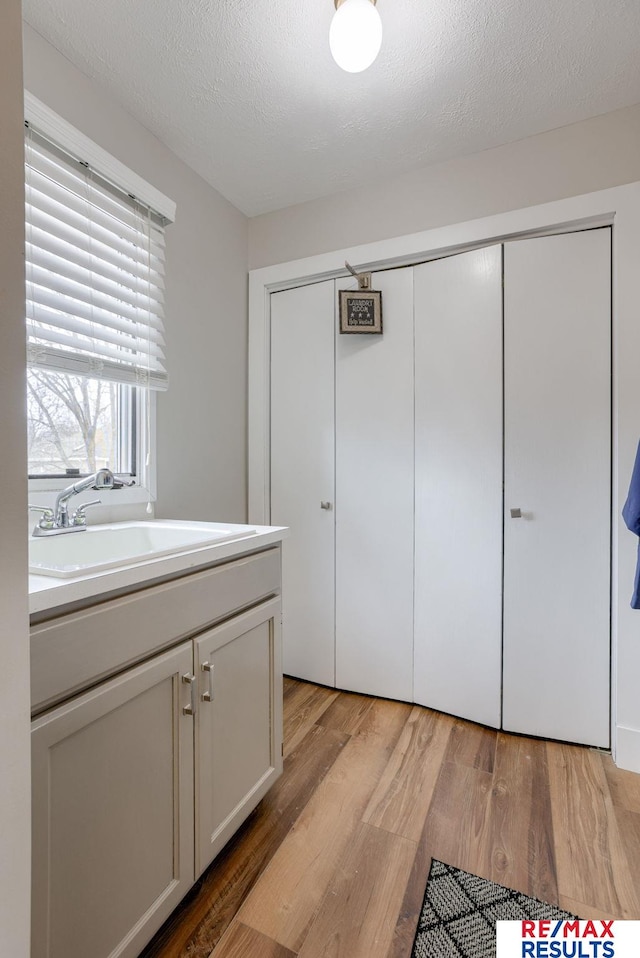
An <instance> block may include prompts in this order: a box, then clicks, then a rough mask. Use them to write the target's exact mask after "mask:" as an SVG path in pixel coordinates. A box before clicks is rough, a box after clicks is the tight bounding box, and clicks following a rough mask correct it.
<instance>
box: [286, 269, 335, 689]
mask: <svg viewBox="0 0 640 958" xmlns="http://www.w3.org/2000/svg"><path fill="white" fill-rule="evenodd" d="M334 330H335V319H334V283H333V281H332V280H328V281H326V282H324V283H316V284H313V285H310V286H302V287H299V288H298V289H290V290H285V291H283V292H281V293H274V294H272V296H271V522H272V524H274V525H283V526H289V527H290V529H291V533H290V536H289V538H288V539H285V541H284V542H283V548H282V582H283V586H282V604H283V667H284V671H285V673H287V674H289V675H295V676H297V677H298V678H302V679H309V680H310V681H313V682H319V683H321V684H322V685H335V664H334V648H335V621H334V601H335V600H334V577H335V572H334V561H335V560H334V549H335V542H334V515H335V513H334V509H333V506H334V480H335V475H334Z"/></svg>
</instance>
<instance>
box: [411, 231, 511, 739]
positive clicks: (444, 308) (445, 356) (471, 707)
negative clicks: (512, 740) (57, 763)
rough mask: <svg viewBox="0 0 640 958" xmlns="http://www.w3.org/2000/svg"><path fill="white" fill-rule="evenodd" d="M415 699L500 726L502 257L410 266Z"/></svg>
mask: <svg viewBox="0 0 640 958" xmlns="http://www.w3.org/2000/svg"><path fill="white" fill-rule="evenodd" d="M415 379H416V383H415V390H416V406H415V410H416V413H415V414H416V428H415V440H416V448H415V453H416V503H415V509H416V542H415V649H414V663H415V675H414V688H415V701H416V702H419V703H420V704H421V705H428V706H430V707H431V708H435V709H439V710H441V711H443V712H451V713H453V714H454V715H459V716H462V717H463V718H467V719H471V720H473V721H476V722H482V723H483V724H485V725H491V726H493V727H497V726H499V725H500V681H501V654H502V649H501V644H502V251H501V247H500V246H494V247H491V248H489V249H479V250H474V251H473V252H470V253H463V254H460V255H458V256H451V257H449V258H447V259H442V260H437V261H435V262H431V263H426V264H424V265H423V266H419V267H416V268H415Z"/></svg>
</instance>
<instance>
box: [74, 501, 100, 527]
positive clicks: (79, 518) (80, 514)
mask: <svg viewBox="0 0 640 958" xmlns="http://www.w3.org/2000/svg"><path fill="white" fill-rule="evenodd" d="M101 502H102V499H92V500H91V502H83V503H81V505H79V506H78V508H77V509H76V511H75V512H74V513H73V516H72V517H71V524H72V525H74V526H86V524H87V517H86V515H85V512H84V511H85V509H89V507H90V506H99V505H100V503H101Z"/></svg>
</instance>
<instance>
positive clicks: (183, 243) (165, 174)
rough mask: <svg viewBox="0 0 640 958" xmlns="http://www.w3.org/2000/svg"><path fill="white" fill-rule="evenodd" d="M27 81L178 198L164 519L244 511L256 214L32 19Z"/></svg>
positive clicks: (162, 435) (163, 402)
mask: <svg viewBox="0 0 640 958" xmlns="http://www.w3.org/2000/svg"><path fill="white" fill-rule="evenodd" d="M24 71H25V80H24V82H25V88H26V89H27V90H29V91H30V92H31V93H33V94H34V95H35V96H37V97H38V99H40V100H42V101H43V102H44V103H46V104H47V106H49V107H51V109H52V110H55V111H56V113H59V114H60V115H61V116H62V117H63V118H64V119H65V120H68V121H69V122H70V123H72V124H73V125H74V126H76V127H78V129H80V130H82V132H83V133H85V134H86V135H87V136H89V137H91V139H93V140H94V141H95V142H96V143H98V144H99V145H100V146H102V147H104V149H106V150H108V151H109V152H110V153H112V154H113V155H114V156H115V157H117V159H119V160H120V161H121V162H123V163H125V164H126V165H127V166H129V167H130V168H131V169H132V170H134V171H135V172H136V173H139V174H140V176H143V177H144V178H145V179H146V180H148V181H149V182H150V183H151V184H152V185H153V186H155V187H157V188H158V189H159V190H161V191H162V192H163V193H165V194H166V195H167V196H169V197H170V198H171V199H172V200H175V202H176V204H177V213H176V221H175V223H174V224H172V225H171V226H170V227H169V228H168V229H167V234H166V236H167V273H166V312H167V322H166V326H167V358H168V362H169V375H170V388H169V391H168V392H167V393H163V394H161V395H160V396H159V397H158V417H157V442H158V501H157V504H156V515H157V516H161V517H168V518H191V519H209V520H218V519H219V520H224V521H236V522H242V521H244V520H245V518H246V478H245V477H246V393H247V383H246V351H247V345H246V340H247V320H246V312H247V219H246V217H245V216H244V215H243V214H242V213H240V212H239V211H238V210H237V209H236V208H235V207H233V206H232V205H231V204H230V203H228V202H227V201H226V200H225V199H223V198H222V197H221V196H220V194H219V193H217V192H216V191H215V190H213V189H212V188H211V187H210V186H209V185H208V184H206V183H205V182H204V180H202V179H201V178H200V177H199V176H198V175H197V174H195V173H194V172H193V171H192V170H191V169H190V168H189V167H187V166H186V165H185V164H184V163H183V162H182V161H181V160H179V159H178V158H177V157H176V156H175V155H174V154H173V153H171V152H170V150H168V149H167V148H166V147H165V146H164V145H163V144H162V143H160V141H159V140H157V139H156V138H155V137H154V136H153V135H152V134H151V133H150V132H149V131H148V130H147V129H145V128H144V127H143V126H141V125H140V123H138V122H137V121H136V120H134V119H133V118H132V117H131V116H130V115H129V114H128V113H127V112H125V110H124V109H123V108H122V107H120V106H119V105H118V104H117V103H116V102H114V101H113V100H112V99H111V98H110V97H108V96H107V95H106V94H105V93H104V92H103V91H102V90H101V89H100V88H99V87H98V86H97V85H96V84H95V83H94V82H93V81H92V80H90V79H89V78H88V77H86V76H85V75H84V74H82V73H80V72H79V71H78V70H77V69H76V68H75V67H74V66H72V65H71V64H70V63H69V61H68V60H66V59H65V58H64V57H62V56H61V55H60V54H59V53H58V52H57V51H56V50H55V49H54V48H53V47H52V46H51V45H50V44H49V43H47V42H46V41H45V40H43V39H42V37H41V36H39V34H37V33H36V32H35V31H34V30H32V29H31V28H30V27H29V26H27V25H26V24H25V25H24Z"/></svg>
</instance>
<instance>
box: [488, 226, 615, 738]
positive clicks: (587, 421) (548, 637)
mask: <svg viewBox="0 0 640 958" xmlns="http://www.w3.org/2000/svg"><path fill="white" fill-rule="evenodd" d="M610 244H611V231H610V229H608V228H606V229H595V230H588V231H585V232H580V233H569V234H566V235H564V236H546V237H542V238H539V239H530V240H525V241H522V242H518V243H508V244H507V245H506V246H505V273H504V276H505V506H506V511H505V566H504V576H505V579H504V727H505V729H508V730H509V731H513V732H525V733H527V734H530V735H541V736H544V737H545V738H557V739H566V740H567V741H570V742H581V743H584V744H588V745H597V746H603V747H606V746H607V745H608V744H609V672H610V663H609V615H610V602H609V588H610V515H611V478H610V476H611V425H610V424H611V399H610V397H611V318H610V317H611V267H610V264H611V246H610ZM511 510H515V513H514V514H512V512H511Z"/></svg>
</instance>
